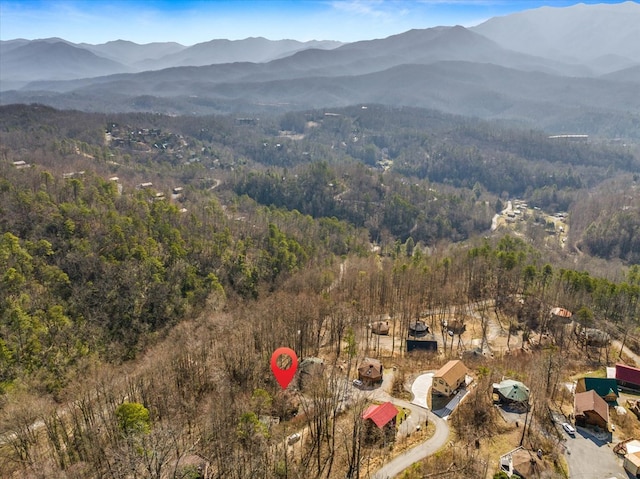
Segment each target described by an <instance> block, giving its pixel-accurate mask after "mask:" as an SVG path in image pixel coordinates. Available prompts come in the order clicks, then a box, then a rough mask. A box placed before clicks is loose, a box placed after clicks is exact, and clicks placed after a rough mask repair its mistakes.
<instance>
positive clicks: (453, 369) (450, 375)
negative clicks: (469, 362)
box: [433, 359, 467, 386]
mask: <svg viewBox="0 0 640 479" xmlns="http://www.w3.org/2000/svg"><path fill="white" fill-rule="evenodd" d="M466 374H467V367H466V366H465V365H464V363H463V362H462V361H460V360H459V359H453V360H451V361H449V362H448V363H447V364H445V365H444V366H442V367H441V368H440V369H438V371H437V372H436V373H435V374H434V376H433V377H434V378H442V379H444V381H445V382H446V383H447V384H448V385H449V386H455V384H456V382H457V381H458V379H460V378H461V377H464V376H465V375H466Z"/></svg>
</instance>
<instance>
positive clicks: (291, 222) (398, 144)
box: [0, 105, 640, 478]
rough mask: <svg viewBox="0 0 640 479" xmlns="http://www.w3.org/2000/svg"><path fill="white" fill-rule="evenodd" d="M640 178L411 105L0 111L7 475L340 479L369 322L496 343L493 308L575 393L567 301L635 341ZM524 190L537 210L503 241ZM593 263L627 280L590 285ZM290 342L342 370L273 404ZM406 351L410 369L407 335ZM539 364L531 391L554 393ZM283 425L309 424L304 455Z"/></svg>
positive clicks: (349, 447)
mask: <svg viewBox="0 0 640 479" xmlns="http://www.w3.org/2000/svg"><path fill="white" fill-rule="evenodd" d="M638 168H639V159H638V157H637V156H634V150H632V148H631V147H629V146H623V145H609V144H607V143H604V142H598V141H589V142H579V143H577V142H571V141H565V140H563V139H550V138H548V136H547V135H545V134H543V133H540V132H535V131H522V130H518V129H514V128H506V127H504V126H502V125H500V124H498V123H490V122H483V121H479V120H470V119H462V118H459V117H455V116H451V115H445V114H441V113H437V112H433V111H427V110H420V109H413V108H400V109H391V108H385V107H377V106H369V107H367V108H363V107H362V106H358V107H351V108H346V109H340V110H331V111H319V110H318V111H309V112H304V113H297V112H296V113H288V114H285V115H282V116H274V117H265V118H260V119H258V118H254V117H225V116H211V117H184V118H183V117H167V116H162V115H152V114H117V115H106V114H87V113H80V112H74V111H56V110H53V109H50V108H48V107H43V106H37V105H32V106H15V105H14V106H6V107H2V108H1V109H0V232H1V236H0V388H1V389H0V408H1V409H0V412H1V413H2V414H0V418H1V421H0V422H1V424H2V430H1V431H0V439H2V440H1V441H0V449H2V450H3V452H5V451H7V454H6V455H4V456H5V457H6V458H7V459H6V460H5V459H3V461H4V462H1V463H0V469H2V470H3V471H5V470H6V471H11V474H14V473H15V474H14V477H19V476H20V474H22V473H26V472H28V473H29V474H31V473H33V474H36V473H38V474H41V475H43V474H44V476H47V477H54V476H55V474H58V476H59V477H114V478H116V477H128V475H131V474H133V475H135V474H143V472H142V471H147V472H148V473H149V474H151V473H150V472H149V471H155V472H154V473H153V474H155V475H153V477H191V476H188V475H187V472H188V471H189V469H188V467H187V465H185V464H183V463H180V461H182V460H183V459H185V458H188V457H190V458H191V459H192V460H195V459H193V457H194V456H197V457H199V458H201V459H202V458H205V459H206V462H207V463H208V464H209V465H210V467H213V468H214V469H215V470H216V471H217V476H216V477H237V478H241V477H249V476H251V477H264V478H270V477H291V478H293V477H308V476H306V474H307V471H309V470H314V471H316V473H317V474H318V477H333V476H332V474H338V472H336V471H340V475H341V476H342V477H344V475H345V474H344V471H346V470H348V467H349V466H348V464H349V462H350V461H354V460H356V459H355V456H354V455H353V454H356V452H355V451H356V449H354V448H356V446H357V447H358V448H359V447H360V446H361V444H360V442H359V441H360V439H358V437H359V436H358V435H359V434H360V432H358V431H357V430H356V429H357V426H356V424H358V422H357V421H355V419H354V418H357V417H358V416H357V410H356V412H355V413H352V412H349V413H348V416H349V417H351V416H353V418H351V419H344V416H342V417H343V419H340V421H338V416H339V408H338V405H339V400H338V399H337V398H338V397H339V394H338V392H339V389H340V387H339V386H340V384H341V382H340V381H343V380H346V379H340V380H339V379H338V378H342V377H343V375H344V377H345V378H347V379H348V376H349V373H350V371H351V370H352V368H354V367H355V359H354V358H355V357H356V355H357V354H360V353H367V354H371V355H373V354H381V352H380V350H379V349H376V348H375V347H373V346H372V345H371V344H370V342H371V335H370V332H369V331H370V330H369V329H368V327H367V325H369V324H370V322H371V320H372V318H376V317H381V316H382V315H389V317H390V320H391V321H392V322H393V327H394V329H397V330H398V331H400V332H401V336H402V337H404V335H406V328H407V325H408V323H409V321H410V320H415V319H417V318H419V317H423V316H424V314H426V313H425V312H427V311H428V312H431V313H429V315H428V317H429V318H431V319H429V321H431V324H430V326H431V327H432V330H434V331H438V329H437V328H438V326H437V323H436V319H435V318H436V317H437V316H436V315H437V314H438V315H441V316H442V317H444V316H445V315H446V314H450V313H451V311H456V310H460V311H462V310H465V311H466V310H468V311H471V310H472V309H474V308H480V312H478V313H477V314H478V315H480V317H482V322H483V323H482V324H483V326H482V328H483V329H482V330H483V331H484V333H483V334H486V329H487V326H486V323H485V321H486V319H485V315H487V314H489V313H488V310H489V309H491V310H492V312H491V315H492V317H494V318H495V321H497V324H499V328H500V331H502V332H503V333H504V334H505V335H508V336H509V338H511V336H512V335H513V336H514V337H515V336H519V337H522V340H518V341H520V342H521V343H522V344H524V343H526V341H527V340H528V339H527V338H528V337H529V336H530V335H531V334H534V333H540V334H542V332H543V331H544V332H545V333H548V334H551V335H554V336H555V340H556V341H557V344H558V345H559V347H560V349H559V351H562V354H563V355H566V356H563V361H565V362H564V363H563V362H562V361H560V359H559V358H556V359H558V361H556V359H554V361H556V362H554V363H553V364H554V366H553V368H552V367H551V366H549V368H550V369H549V371H551V372H552V373H553V374H554V375H557V377H558V378H559V377H561V375H562V374H564V372H566V371H565V370H564V369H563V367H565V366H566V367H570V365H571V364H574V363H573V362H572V361H574V360H577V359H576V357H575V356H572V354H573V353H572V352H571V350H570V349H567V348H564V346H565V345H569V344H570V343H571V342H572V341H574V339H572V338H573V336H570V335H569V333H567V335H566V336H565V333H564V332H563V331H560V330H559V329H558V330H554V329H553V328H549V324H548V314H547V312H548V310H549V308H550V307H552V306H557V305H562V306H563V307H566V308H569V309H572V310H573V311H575V312H576V317H577V318H578V321H579V324H580V325H581V327H591V326H597V327H600V328H602V329H604V330H606V331H608V332H609V333H610V334H613V335H617V336H620V337H624V338H625V340H626V338H627V336H628V337H629V339H628V343H629V344H632V345H633V344H635V343H636V342H637V340H636V339H635V337H636V329H637V324H636V318H637V313H638V305H639V304H640V300H639V299H638V298H639V294H640V289H639V288H640V279H639V277H638V266H637V263H638V261H639V259H638V256H637V252H638V251H639V247H638V244H637V238H638V237H640V234H639V233H638V231H639V230H638V225H639V224H640V218H639V217H638V208H639V204H638V197H637V187H638V186H637V184H638V178H637V177H636V176H634V173H636V174H637V171H638ZM614 191H615V192H617V193H616V195H612V194H611V193H612V192H614ZM516 197H520V198H521V199H523V200H527V201H528V202H529V203H530V205H531V209H532V211H533V208H537V210H535V211H536V215H537V216H535V217H534V218H533V219H531V220H527V222H526V223H525V222H523V223H522V224H523V225H525V226H522V228H521V229H515V230H513V231H514V234H505V233H504V230H496V231H492V230H491V225H492V218H493V217H494V214H496V212H497V211H500V210H502V208H503V207H504V206H505V204H506V203H507V202H510V201H511V200H513V199H515V198H516ZM602 198H609V200H608V202H607V203H603V202H602ZM557 211H563V212H565V213H566V214H567V215H568V217H569V218H570V224H571V225H572V226H571V232H570V236H569V238H570V241H569V243H570V244H569V245H566V246H564V247H563V246H561V245H560V244H559V242H558V241H556V243H555V246H554V243H550V242H548V241H546V240H545V239H544V238H540V235H539V234H530V232H531V231H534V230H535V228H538V229H539V232H542V236H544V235H545V234H546V233H544V232H543V229H542V228H545V227H547V228H548V226H549V221H550V220H549V219H548V218H549V217H550V215H551V214H553V213H555V212H557ZM543 214H544V215H547V216H546V217H545V216H543ZM573 217H575V220H574V219H573ZM544 218H547V219H546V220H545V219H544ZM545 221H546V225H545ZM540 224H542V226H541V225H540ZM551 227H552V229H553V227H554V225H553V223H551ZM574 246H575V248H577V249H576V252H574V250H573V248H574ZM589 255H597V256H600V257H601V258H605V259H607V260H609V259H613V258H617V259H619V260H622V261H623V262H618V263H612V264H614V265H615V266H612V267H611V268H610V269H608V270H605V269H602V270H593V271H586V270H584V269H583V264H587V261H586V260H587V258H588V257H589ZM590 264H591V263H590ZM602 271H606V274H601V272H602ZM517 299H518V300H517ZM520 299H521V301H520ZM488 305H491V307H489V306H488ZM482 308H485V309H484V310H483V309H482ZM434 312H438V313H434ZM447 337H448V336H446V331H445V330H444V329H443V338H444V339H445V340H444V345H445V352H446V351H447V347H448V346H447V340H446V338H447ZM452 337H453V336H452ZM283 344H287V345H291V346H292V347H294V348H295V350H296V352H297V353H298V355H299V356H300V357H301V358H302V357H308V356H322V357H324V358H326V359H327V361H328V363H327V364H328V365H330V367H329V366H327V367H328V368H329V369H328V371H331V381H329V383H328V384H326V385H325V386H323V387H325V389H324V390H318V391H316V392H315V393H314V394H315V395H313V396H310V397H306V398H305V399H304V400H302V399H300V398H299V397H292V396H291V395H288V394H287V393H281V392H280V391H279V389H277V385H275V383H274V381H273V380H272V378H271V376H270V373H269V371H268V362H267V360H268V357H269V355H270V354H271V352H272V351H273V350H274V348H276V347H278V346H280V345H283ZM507 344H509V343H507ZM567 347H568V346H567ZM391 348H392V349H391V356H392V357H393V356H394V355H395V354H399V357H402V356H403V354H402V353H398V351H400V350H402V348H403V344H402V341H400V342H399V343H398V344H396V343H393V344H392V346H391ZM452 352H453V343H452V344H451V346H450V351H449V353H452ZM148 355H150V356H148ZM420 357H421V358H423V357H422V356H420ZM140 358H148V359H147V360H146V361H142V362H140V363H136V362H134V360H138V359H140ZM149 358H151V359H149ZM423 359H424V358H423ZM569 359H570V360H571V361H569ZM592 359H593V360H595V357H594V358H592ZM398 360H400V359H398ZM421 360H422V359H421ZM545 360H546V359H544V356H541V357H540V358H537V359H536V360H535V361H534V363H535V367H532V369H531V371H529V370H527V372H523V374H524V375H529V374H530V379H531V381H538V380H540V381H542V379H536V378H542V377H543V375H539V376H536V374H537V373H534V372H535V371H539V370H542V368H544V367H545V366H544V364H543V361H545ZM598 360H599V358H598ZM425 361H427V360H425ZM565 363H566V364H565ZM425 364H426V363H425ZM561 364H565V366H562V367H561ZM412 367H413V366H412ZM508 367H510V366H509V362H508V361H506V362H505V363H504V364H498V363H496V365H495V367H494V369H493V370H492V374H493V375H494V376H496V375H498V374H501V373H503V372H504V369H505V368H508ZM111 368H115V369H111ZM118 368H122V369H118ZM554 368H555V369H554ZM111 371H128V372H127V377H123V375H122V374H121V373H117V372H115V373H112V372H111ZM551 372H550V373H549V374H551ZM112 374H114V375H115V376H112ZM527 377H529V376H527ZM550 377H551V376H548V378H550ZM554 377H555V376H554ZM87 378H90V380H87ZM549 380H550V379H547V384H546V385H543V383H540V384H538V386H539V387H540V388H542V387H549V383H548V381H549ZM83 382H85V383H86V384H84V385H82V383H83ZM69 399H74V400H76V399H80V402H78V403H73V405H71V404H69V403H67V400H69ZM125 399H126V400H125ZM540 400H542V398H540ZM47 401H51V403H49V404H48V403H47ZM53 401H58V402H59V403H61V404H66V405H65V406H60V404H56V405H54V404H53V403H52V402H53ZM129 403H137V404H140V405H142V404H144V409H146V413H144V411H141V410H136V409H135V408H136V406H131V407H133V412H131V411H130V413H131V414H133V415H134V416H136V415H137V414H138V413H140V414H141V416H140V417H141V418H142V419H140V420H141V421H142V422H141V423H134V424H133V426H132V425H131V423H130V422H127V417H128V416H127V414H129V413H127V411H123V410H122V409H121V408H119V405H121V404H129ZM47 404H48V405H47ZM76 405H77V407H78V408H84V409H77V408H76ZM61 407H63V409H60V408H61ZM537 409H538V410H539V411H545V408H544V407H542V405H540V407H537ZM61 411H62V412H61ZM136 411H137V412H136ZM294 413H295V414H299V416H297V418H296V419H295V420H294V419H293V417H294ZM123 414H124V416H123ZM537 414H544V413H543V412H540V413H537ZM265 415H266V416H268V417H274V418H277V420H278V421H282V423H283V424H284V426H283V427H278V426H273V427H272V426H269V428H267V426H265V425H264V423H263V422H261V421H262V419H261V420H260V421H259V420H258V419H259V418H262V417H264V416H265ZM123 418H124V419H123ZM38 421H41V422H42V424H44V425H43V426H38V428H33V427H32V425H33V424H36V423H39V422H38ZM290 421H293V422H291V423H290ZM296 421H297V422H296ZM136 424H137V425H136ZM289 424H292V426H288V425H289ZM336 424H339V426H336ZM481 426H482V425H481ZM287 427H292V428H298V427H300V428H309V431H311V432H310V434H311V439H310V440H309V441H310V442H309V443H308V444H307V443H305V446H304V449H301V452H300V455H299V457H297V458H296V459H295V460H292V462H291V463H286V461H288V460H289V459H288V456H286V455H281V452H280V449H279V446H278V444H280V443H281V442H282V441H284V438H285V437H286V436H287ZM334 427H339V428H341V429H340V431H341V432H338V433H335V431H334V432H330V431H331V430H332V429H331V428H334ZM482 427H489V426H488V424H484V426H482ZM478 430H481V428H480V429H478ZM38 431H39V432H41V433H42V434H40V433H39V432H38ZM289 432H290V430H289ZM344 438H353V439H352V440H353V442H352V443H350V442H349V441H351V439H349V440H346V439H344ZM62 444H64V446H62ZM362 447H364V446H362ZM141 448H142V449H141ZM140 450H144V451H153V454H151V453H149V454H146V453H145V454H140ZM358 450H359V449H358ZM274 451H275V452H274ZM345 451H350V452H345ZM367 454H373V452H372V451H371V450H369V452H367ZM229 458H233V460H232V461H230V460H229ZM199 460H200V459H199ZM334 460H335V464H334V463H333V461H334ZM154 461H156V462H154ZM176 461H177V462H176ZM283 461H285V465H283ZM469 467H471V466H469ZM283 468H284V469H283ZM170 469H171V470H173V471H174V475H173V476H171V475H170V473H169V472H168V471H169V470H170ZM283 470H284V471H286V472H283ZM38 471H39V472H38ZM176 471H182V472H181V473H180V474H183V475H182V476H181V475H179V474H178V472H176ZM332 471H333V472H332ZM476 473H477V471H475V472H474V470H473V469H469V471H468V474H469V475H470V476H473V477H476V476H475V475H474V474H476ZM10 477H11V476H10ZM56 477H57V476H56ZM192 477H200V476H192ZM336 477H337V476H336Z"/></svg>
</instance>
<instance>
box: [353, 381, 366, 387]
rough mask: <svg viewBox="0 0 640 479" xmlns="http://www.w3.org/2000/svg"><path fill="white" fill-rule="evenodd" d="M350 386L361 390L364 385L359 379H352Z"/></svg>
mask: <svg viewBox="0 0 640 479" xmlns="http://www.w3.org/2000/svg"><path fill="white" fill-rule="evenodd" d="M352 384H353V385H354V386H355V387H357V388H361V387H362V386H364V383H363V382H362V381H360V380H359V379H354V380H353V383H352Z"/></svg>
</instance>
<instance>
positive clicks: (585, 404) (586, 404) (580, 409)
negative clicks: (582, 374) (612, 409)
mask: <svg viewBox="0 0 640 479" xmlns="http://www.w3.org/2000/svg"><path fill="white" fill-rule="evenodd" d="M587 411H594V412H595V413H596V414H598V416H600V417H601V418H602V419H604V420H605V421H606V422H609V405H608V404H607V402H606V401H605V400H604V399H602V398H601V397H600V396H598V393H596V392H595V391H594V390H593V389H591V390H589V391H586V392H583V393H577V394H576V395H575V398H574V400H573V412H574V414H575V415H576V416H582V415H584V413H585V412H587Z"/></svg>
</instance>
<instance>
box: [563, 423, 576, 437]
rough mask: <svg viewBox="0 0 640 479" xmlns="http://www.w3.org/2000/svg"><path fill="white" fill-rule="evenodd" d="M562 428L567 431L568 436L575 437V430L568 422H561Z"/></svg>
mask: <svg viewBox="0 0 640 479" xmlns="http://www.w3.org/2000/svg"><path fill="white" fill-rule="evenodd" d="M562 428H563V429H564V430H565V431H567V434H569V436H571V437H574V436H575V435H576V430H575V428H574V427H573V426H572V425H571V424H569V423H568V422H563V423H562Z"/></svg>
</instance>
